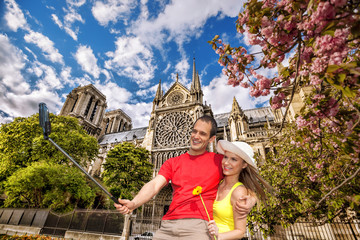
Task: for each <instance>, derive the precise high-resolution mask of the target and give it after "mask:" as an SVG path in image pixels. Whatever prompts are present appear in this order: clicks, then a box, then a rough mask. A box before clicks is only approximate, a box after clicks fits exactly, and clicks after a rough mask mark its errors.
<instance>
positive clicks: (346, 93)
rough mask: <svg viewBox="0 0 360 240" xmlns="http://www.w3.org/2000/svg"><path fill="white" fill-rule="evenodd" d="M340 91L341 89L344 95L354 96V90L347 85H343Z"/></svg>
mask: <svg viewBox="0 0 360 240" xmlns="http://www.w3.org/2000/svg"><path fill="white" fill-rule="evenodd" d="M342 91H343V93H344V95H345V96H347V97H349V98H354V97H356V92H354V91H352V90H351V89H350V88H349V87H345V88H344V89H343V90H342Z"/></svg>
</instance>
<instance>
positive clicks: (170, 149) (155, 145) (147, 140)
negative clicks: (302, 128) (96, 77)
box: [60, 60, 283, 233]
mask: <svg viewBox="0 0 360 240" xmlns="http://www.w3.org/2000/svg"><path fill="white" fill-rule="evenodd" d="M106 106H107V105H106V97H105V96H104V95H103V94H102V93H101V92H99V91H98V90H97V89H96V88H95V87H94V86H93V85H91V84H90V85H87V86H83V87H78V88H75V89H74V90H73V91H72V92H71V93H70V94H69V95H68V96H67V99H66V101H65V104H64V106H63V108H62V110H61V112H60V114H61V115H70V116H74V117H77V118H79V119H80V122H81V124H83V126H84V128H85V130H87V131H88V133H89V134H90V135H93V136H94V137H96V138H97V139H98V141H99V144H100V152H99V155H98V158H97V160H96V161H95V162H93V164H92V166H91V167H90V168H89V172H90V173H91V174H93V175H99V174H100V173H101V165H102V164H103V163H104V161H105V159H106V154H107V152H108V151H109V150H110V149H112V148H113V147H114V146H115V145H116V144H119V143H121V142H123V141H131V142H133V143H134V144H135V145H137V146H142V147H144V148H146V149H147V150H148V151H149V152H150V155H151V159H149V161H151V162H152V163H153V165H154V169H153V176H154V177H155V176H156V174H157V173H158V172H159V169H160V167H161V166H162V164H163V163H164V162H165V161H166V160H167V159H168V158H171V157H175V156H178V155H180V154H182V153H185V152H186V151H187V150H188V148H189V146H190V135H191V129H192V126H193V124H194V122H195V120H196V119H197V118H198V117H200V116H203V115H211V116H213V117H214V118H215V119H216V121H217V124H218V132H217V134H216V141H218V140H221V139H227V140H229V141H245V142H247V143H248V144H250V145H251V146H252V147H253V149H254V152H255V153H258V154H259V155H260V156H262V157H263V158H264V157H265V155H266V153H267V152H268V151H271V149H272V148H271V146H269V139H268V136H269V134H271V133H272V132H275V131H276V129H277V128H278V127H279V125H280V124H281V121H282V119H283V111H281V110H277V111H273V110H272V109H271V108H270V107H262V108H256V109H247V110H242V108H241V107H240V105H239V103H238V102H237V100H236V99H235V97H234V98H233V103H232V108H231V111H230V112H228V113H220V114H214V113H213V111H212V109H211V106H210V105H207V104H206V103H204V101H203V92H202V90H201V83H200V78H199V74H198V73H197V71H196V68H195V60H194V62H193V71H192V81H191V87H190V89H187V88H186V87H185V86H184V85H182V84H181V83H180V82H179V81H178V76H177V78H176V81H175V82H174V83H173V85H172V86H171V87H170V88H169V89H168V90H167V91H166V93H163V90H162V88H161V81H160V82H159V85H158V88H157V92H156V95H155V98H154V100H153V105H152V112H151V115H150V120H149V125H148V126H147V127H143V128H136V129H133V128H132V122H131V118H130V117H129V116H128V115H127V114H126V113H124V112H123V111H122V110H120V109H118V110H113V111H109V112H105V110H106ZM216 141H215V142H214V143H213V144H211V145H210V146H209V149H208V150H209V151H215V146H216V145H215V144H216ZM260 159H261V158H260ZM257 164H261V162H260V163H257ZM171 199H172V189H171V187H170V186H167V187H165V188H164V189H162V190H161V192H160V193H159V194H157V195H156V196H155V197H154V198H153V199H152V200H151V201H149V202H148V203H147V204H145V205H144V206H143V207H142V208H141V210H140V211H137V214H136V217H135V218H134V219H133V221H132V225H131V227H132V229H131V230H132V232H133V233H142V232H144V231H155V230H156V229H157V228H158V227H159V226H160V221H161V218H162V216H163V215H164V214H165V213H166V211H167V210H168V207H169V205H170V202H171Z"/></svg>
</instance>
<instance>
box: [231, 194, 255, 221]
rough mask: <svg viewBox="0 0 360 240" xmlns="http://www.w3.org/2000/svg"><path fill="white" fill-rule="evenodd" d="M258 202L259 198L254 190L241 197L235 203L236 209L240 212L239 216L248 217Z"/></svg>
mask: <svg viewBox="0 0 360 240" xmlns="http://www.w3.org/2000/svg"><path fill="white" fill-rule="evenodd" d="M256 202H257V198H256V195H255V194H253V192H251V193H250V195H247V196H245V197H242V198H239V199H238V200H237V201H236V204H235V211H236V212H237V214H238V218H246V216H247V215H248V214H249V212H250V211H251V209H252V208H253V206H255V204H256Z"/></svg>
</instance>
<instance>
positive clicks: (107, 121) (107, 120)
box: [105, 119, 109, 133]
mask: <svg viewBox="0 0 360 240" xmlns="http://www.w3.org/2000/svg"><path fill="white" fill-rule="evenodd" d="M108 127H109V119H106V127H105V133H107V130H108Z"/></svg>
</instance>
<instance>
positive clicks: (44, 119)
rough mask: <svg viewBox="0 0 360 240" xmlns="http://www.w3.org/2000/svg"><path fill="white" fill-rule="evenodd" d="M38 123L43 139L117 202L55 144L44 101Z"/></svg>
mask: <svg viewBox="0 0 360 240" xmlns="http://www.w3.org/2000/svg"><path fill="white" fill-rule="evenodd" d="M39 123H40V126H41V127H42V129H43V134H44V139H45V140H49V141H50V142H51V143H52V144H53V145H54V146H55V147H56V148H57V149H58V150H60V152H62V153H63V154H64V155H65V156H66V157H67V158H68V159H70V161H72V162H73V163H74V164H75V166H77V167H78V168H79V169H80V170H81V171H82V172H83V173H84V174H85V175H86V176H87V177H88V178H89V179H90V180H91V181H93V182H94V183H95V184H96V185H97V186H98V187H99V188H100V189H101V190H103V192H104V193H105V194H106V195H108V196H109V197H110V198H111V200H113V201H114V202H115V203H117V204H119V201H118V200H117V199H116V198H115V197H114V196H113V195H112V194H111V193H109V192H108V191H107V190H106V189H105V188H104V187H103V186H102V185H101V184H100V183H98V182H97V181H96V180H95V179H94V178H93V177H92V176H91V175H90V174H89V173H88V172H87V171H86V170H85V169H83V168H82V167H81V166H80V165H79V164H78V163H77V162H76V161H75V160H74V159H73V158H72V157H70V155H69V154H67V153H66V152H65V151H64V150H63V149H62V148H61V147H60V146H59V145H57V144H56V143H55V142H54V141H53V140H52V139H51V138H50V137H49V135H50V132H51V124H50V118H49V110H48V108H47V107H46V104H45V103H40V104H39Z"/></svg>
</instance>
